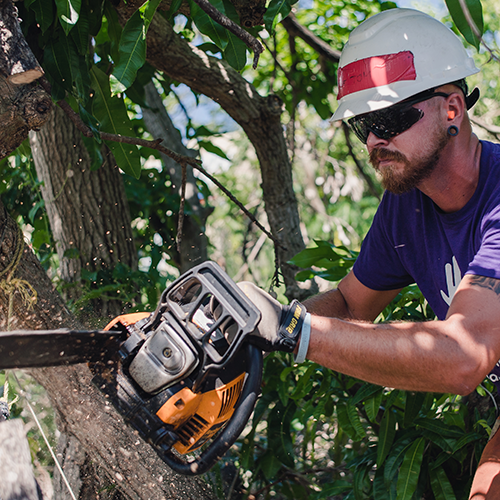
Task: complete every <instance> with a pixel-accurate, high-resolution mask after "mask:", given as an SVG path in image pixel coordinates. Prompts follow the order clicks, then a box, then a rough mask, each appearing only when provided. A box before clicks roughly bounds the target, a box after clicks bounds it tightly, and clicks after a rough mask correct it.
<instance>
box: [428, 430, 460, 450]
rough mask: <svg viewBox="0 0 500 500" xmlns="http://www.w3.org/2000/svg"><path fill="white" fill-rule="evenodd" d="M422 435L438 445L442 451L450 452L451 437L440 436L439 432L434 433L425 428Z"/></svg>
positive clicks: (451, 445)
mask: <svg viewBox="0 0 500 500" xmlns="http://www.w3.org/2000/svg"><path fill="white" fill-rule="evenodd" d="M422 436H424V437H425V438H426V439H428V440H429V441H431V442H433V443H434V444H436V445H437V446H439V447H440V448H441V449H442V450H443V451H446V452H448V453H452V451H453V440H452V439H446V438H445V437H443V436H441V434H436V433H435V432H432V431H429V430H427V429H424V430H423V431H422Z"/></svg>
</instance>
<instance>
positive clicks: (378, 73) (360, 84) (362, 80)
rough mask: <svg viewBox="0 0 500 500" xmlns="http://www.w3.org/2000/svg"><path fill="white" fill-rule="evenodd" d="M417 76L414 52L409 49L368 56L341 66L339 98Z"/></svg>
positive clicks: (413, 78)
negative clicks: (395, 52)
mask: <svg viewBox="0 0 500 500" xmlns="http://www.w3.org/2000/svg"><path fill="white" fill-rule="evenodd" d="M416 78H417V73H416V71H415V65H414V63H413V54H412V53H411V52H410V51H408V50H405V51H404V52H398V53H397V54H387V55H381V56H373V57H367V58H366V59H361V60H359V61H354V62H352V63H350V64H347V65H346V66H344V67H343V68H339V70H338V84H339V93H338V95H337V99H342V97H344V96H346V95H348V94H352V93H353V92H359V91H360V90H365V89H371V88H373V87H380V86H381V85H388V84H390V83H394V82H400V81H402V80H415V79H416Z"/></svg>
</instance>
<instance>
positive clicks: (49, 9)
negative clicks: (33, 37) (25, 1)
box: [31, 0, 54, 33]
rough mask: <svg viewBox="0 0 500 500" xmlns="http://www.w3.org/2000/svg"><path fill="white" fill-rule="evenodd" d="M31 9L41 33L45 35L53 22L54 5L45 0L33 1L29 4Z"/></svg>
mask: <svg viewBox="0 0 500 500" xmlns="http://www.w3.org/2000/svg"><path fill="white" fill-rule="evenodd" d="M31 8H32V9H33V12H34V13H35V18H36V20H37V22H38V24H39V25H40V29H41V30H42V33H45V32H46V31H47V29H48V28H50V27H51V26H52V23H53V22H54V4H53V3H52V2H47V1H46V0H35V1H34V2H33V3H32V4H31Z"/></svg>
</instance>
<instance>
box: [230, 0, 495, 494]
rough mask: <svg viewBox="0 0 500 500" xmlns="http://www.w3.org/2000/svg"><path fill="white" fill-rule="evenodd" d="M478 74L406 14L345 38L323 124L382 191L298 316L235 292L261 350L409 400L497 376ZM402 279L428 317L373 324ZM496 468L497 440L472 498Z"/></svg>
mask: <svg viewBox="0 0 500 500" xmlns="http://www.w3.org/2000/svg"><path fill="white" fill-rule="evenodd" d="M477 71H478V70H477V68H476V67H475V65H474V63H473V61H472V59H471V58H470V57H469V56H468V55H467V53H466V51H465V50H464V48H463V45H462V43H461V42H460V40H459V39H458V38H457V37H456V36H455V35H454V34H453V33H452V32H451V31H450V30H449V29H448V28H446V27H445V26H444V25H443V24H441V23H440V22H438V21H436V20H435V19H433V18H431V17H429V16H427V15H425V14H423V13H420V12H418V11H415V10H411V9H394V10H389V11H385V12H383V13H381V14H378V15H376V16H373V17H372V18H370V19H368V20H366V21H365V22H363V23H362V24H361V25H360V26H359V27H358V28H357V29H355V30H354V31H353V32H352V34H351V36H350V38H349V42H348V44H347V45H346V47H345V48H344V50H343V53H342V57H341V60H340V64H339V72H338V73H339V96H338V99H339V107H338V109H337V111H336V112H335V114H334V116H333V120H343V119H347V120H348V123H349V124H350V126H351V127H352V129H353V130H354V131H355V133H356V135H357V136H358V137H359V138H360V139H361V140H362V141H363V142H364V143H365V144H366V147H367V151H368V153H369V155H370V161H371V163H372V165H373V166H374V168H375V169H376V170H377V171H378V172H379V173H380V176H381V178H382V182H383V185H384V187H385V188H386V190H387V191H386V193H385V195H384V198H383V200H382V202H381V205H380V207H379V209H378V212H377V214H376V216H375V219H374V222H373V225H372V227H371V229H370V231H369V233H368V235H367V236H366V239H365V241H364V243H363V245H362V248H361V253H360V256H359V259H358V260H357V262H356V264H355V265H354V268H353V270H352V272H350V273H349V274H348V276H347V277H346V278H344V279H343V280H342V281H341V282H340V283H339V285H338V288H337V289H336V290H332V291H330V292H327V293H325V294H323V295H320V296H317V297H314V298H312V299H310V300H308V301H307V302H306V303H305V304H304V305H305V308H307V310H308V311H309V313H308V314H305V308H304V307H302V305H301V304H299V303H292V305H291V306H285V307H283V308H282V307H281V306H280V305H279V304H278V303H277V302H276V301H274V300H273V299H271V298H270V297H269V296H268V295H267V294H265V293H264V292H262V291H261V290H259V289H258V288H256V287H255V286H254V285H252V284H251V283H242V284H240V286H241V287H242V288H243V289H244V290H245V292H246V293H247V295H248V296H249V297H250V298H251V299H252V300H253V301H254V302H255V303H256V305H257V306H258V307H259V308H260V309H261V311H262V314H263V318H262V321H261V323H260V325H259V331H258V332H256V333H257V334H258V335H259V336H260V338H259V339H258V342H260V345H262V346H263V347H264V348H265V349H267V350H272V349H279V350H284V351H289V352H292V351H293V352H295V353H297V357H298V359H297V361H303V359H304V358H305V356H307V358H308V359H310V360H312V361H315V362H317V363H319V364H321V365H323V366H326V367H328V368H331V369H332V370H336V371H339V372H341V373H344V374H347V375H351V376H353V377H356V378H359V379H362V380H366V381H368V382H371V383H374V384H379V385H381V386H387V387H395V388H399V389H404V390H410V391H426V392H442V393H448V392H450V393H455V394H469V393H470V392H472V391H473V390H474V389H475V387H476V386H477V385H479V384H480V383H481V381H482V380H483V379H484V378H485V377H486V376H487V375H488V374H489V373H490V372H491V371H492V370H493V369H494V368H495V364H496V362H497V361H498V360H499V359H500V297H499V294H500V147H499V146H498V145H495V144H491V143H488V142H481V141H479V140H478V138H477V137H476V136H475V135H474V134H473V132H472V129H471V125H470V122H469V118H468V115H467V109H468V108H470V107H471V106H472V105H474V103H475V102H476V100H477V98H478V92H477V90H476V91H474V92H472V94H470V95H468V93H467V92H468V91H467V86H466V85H465V80H464V78H465V77H467V76H470V75H472V74H474V73H476V72H477ZM413 282H416V283H417V284H418V285H419V287H420V289H421V290H422V292H423V294H424V296H425V297H426V298H427V300H428V302H429V303H430V305H431V306H432V308H433V310H434V311H435V313H436V315H437V316H438V318H439V320H438V321H431V322H424V323H411V322H409V323H392V324H373V323H372V322H373V320H374V319H375V318H376V317H377V316H378V314H379V313H380V312H381V311H382V310H383V309H384V307H385V306H387V305H388V304H389V303H390V301H391V300H392V299H393V298H394V297H395V296H396V295H397V294H398V292H399V291H400V290H401V289H402V288H403V287H404V286H406V285H409V284H410V283H413ZM282 310H283V311H282ZM264 344H265V345H264ZM495 377H496V378H495ZM491 378H492V379H493V380H495V379H498V377H497V375H496V374H494V373H493V375H492V376H491ZM499 462H500V433H498V434H497V435H496V436H495V437H494V438H493V439H492V440H490V442H489V444H488V446H487V447H486V449H485V452H484V454H483V457H482V460H481V464H480V466H479V468H478V472H477V474H476V477H475V480H474V483H473V487H472V492H471V497H470V498H471V499H473V500H480V499H485V498H488V499H491V498H500V487H499V486H498V484H495V483H496V481H498V480H500V475H499V476H498V479H496V478H495V476H496V475H497V474H499V473H500V466H499V464H498V463H499Z"/></svg>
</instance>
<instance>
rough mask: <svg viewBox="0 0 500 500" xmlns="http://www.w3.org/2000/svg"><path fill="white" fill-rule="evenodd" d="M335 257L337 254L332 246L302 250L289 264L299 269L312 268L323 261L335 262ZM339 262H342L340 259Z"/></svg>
mask: <svg viewBox="0 0 500 500" xmlns="http://www.w3.org/2000/svg"><path fill="white" fill-rule="evenodd" d="M335 257H336V254H335V252H334V251H333V249H332V247H331V246H330V247H327V246H321V247H314V248H306V249H305V250H302V251H301V252H299V253H298V254H297V255H295V256H294V257H293V258H292V259H290V261H289V263H290V264H293V265H295V266H298V267H311V266H314V265H316V264H317V263H318V261H320V260H321V259H329V260H333V259H334V258H335ZM337 260H340V257H338V259H337Z"/></svg>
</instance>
